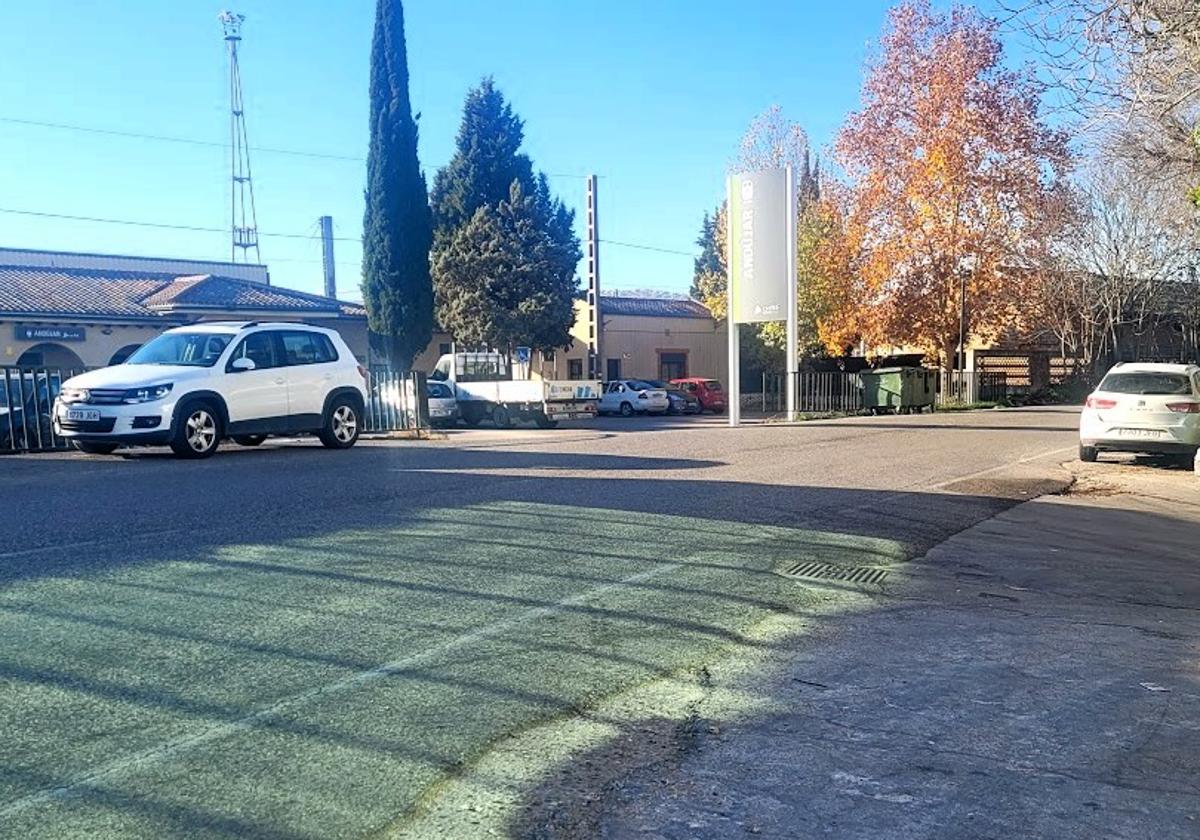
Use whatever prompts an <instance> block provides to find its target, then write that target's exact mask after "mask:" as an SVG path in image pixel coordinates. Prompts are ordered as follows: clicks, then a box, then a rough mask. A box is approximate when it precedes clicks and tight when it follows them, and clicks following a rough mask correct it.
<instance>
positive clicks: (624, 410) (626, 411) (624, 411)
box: [621, 402, 633, 417]
mask: <svg viewBox="0 0 1200 840" xmlns="http://www.w3.org/2000/svg"><path fill="white" fill-rule="evenodd" d="M621 416H622V417H632V416H633V406H632V405H630V404H629V403H627V402H623V403H621Z"/></svg>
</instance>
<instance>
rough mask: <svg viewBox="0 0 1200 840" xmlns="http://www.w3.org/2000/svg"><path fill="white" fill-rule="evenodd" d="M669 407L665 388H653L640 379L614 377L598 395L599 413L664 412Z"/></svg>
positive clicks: (628, 414) (623, 415)
mask: <svg viewBox="0 0 1200 840" xmlns="http://www.w3.org/2000/svg"><path fill="white" fill-rule="evenodd" d="M670 407H671V401H670V400H669V399H668V398H667V392H666V389H665V388H653V387H651V386H650V383H648V382H643V381H641V380H640V379H616V380H614V381H612V382H609V383H608V384H607V385H605V386H604V393H603V394H601V395H600V413H601V414H620V415H621V416H622V417H629V416H631V415H633V414H666V413H667V409H669V408H670Z"/></svg>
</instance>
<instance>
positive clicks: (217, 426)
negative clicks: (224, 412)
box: [171, 402, 221, 458]
mask: <svg viewBox="0 0 1200 840" xmlns="http://www.w3.org/2000/svg"><path fill="white" fill-rule="evenodd" d="M220 444H221V417H220V415H219V414H218V413H217V411H216V409H215V408H213V406H212V405H211V404H210V403H207V402H194V403H188V404H187V405H185V406H184V407H183V410H182V411H180V412H179V414H178V416H177V417H176V419H175V429H174V430H173V433H172V435H171V450H172V451H173V452H174V453H175V454H176V455H178V456H179V457H180V458H207V457H209V456H210V455H212V454H213V453H214V452H216V451H217V447H218V446H220Z"/></svg>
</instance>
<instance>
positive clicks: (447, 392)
mask: <svg viewBox="0 0 1200 840" xmlns="http://www.w3.org/2000/svg"><path fill="white" fill-rule="evenodd" d="M425 392H426V394H427V395H428V397H429V422H430V424H431V425H434V426H453V425H454V424H455V423H457V422H458V400H457V399H455V397H454V390H453V389H452V388H451V387H450V386H449V385H447V384H446V383H445V382H427V383H426V384H425Z"/></svg>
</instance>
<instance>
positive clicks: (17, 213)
mask: <svg viewBox="0 0 1200 840" xmlns="http://www.w3.org/2000/svg"><path fill="white" fill-rule="evenodd" d="M0 213H9V214H11V215H14V216H33V217H35V218H39V219H64V220H66V221H71V222H95V223H98V224H104V225H129V226H132V227H145V228H159V229H162V230H185V231H191V232H195V233H228V232H229V229H228V228H214V227H201V226H199V225H173V224H168V223H166V222H142V221H135V220H133V219H105V218H102V217H100V216H74V215H70V214H68V213H45V212H41V211H38V210H18V209H16V208H12V207H0ZM259 236H270V237H274V238H276V239H314V240H315V239H316V237H314V236H312V235H310V234H307V233H260V234H259ZM334 239H337V240H340V241H342V242H358V239H356V238H355V237H352V236H335V237H334Z"/></svg>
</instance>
